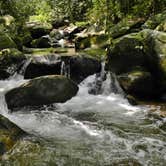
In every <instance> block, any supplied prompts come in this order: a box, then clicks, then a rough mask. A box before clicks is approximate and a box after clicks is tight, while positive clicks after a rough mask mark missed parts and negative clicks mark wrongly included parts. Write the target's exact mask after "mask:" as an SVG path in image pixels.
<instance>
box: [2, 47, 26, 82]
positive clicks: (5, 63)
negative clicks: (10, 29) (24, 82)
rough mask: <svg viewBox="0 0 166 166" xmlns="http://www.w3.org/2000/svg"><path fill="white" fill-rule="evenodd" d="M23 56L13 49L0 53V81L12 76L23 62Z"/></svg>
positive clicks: (24, 58)
mask: <svg viewBox="0 0 166 166" xmlns="http://www.w3.org/2000/svg"><path fill="white" fill-rule="evenodd" d="M25 60H26V57H25V55H24V54H23V53H22V52H20V51H19V50H17V49H15V48H11V49H4V50H2V51H1V52H0V79H6V78H8V77H9V76H11V75H13V74H14V73H15V72H16V71H17V70H19V69H20V67H21V66H22V65H23V63H24V62H25Z"/></svg>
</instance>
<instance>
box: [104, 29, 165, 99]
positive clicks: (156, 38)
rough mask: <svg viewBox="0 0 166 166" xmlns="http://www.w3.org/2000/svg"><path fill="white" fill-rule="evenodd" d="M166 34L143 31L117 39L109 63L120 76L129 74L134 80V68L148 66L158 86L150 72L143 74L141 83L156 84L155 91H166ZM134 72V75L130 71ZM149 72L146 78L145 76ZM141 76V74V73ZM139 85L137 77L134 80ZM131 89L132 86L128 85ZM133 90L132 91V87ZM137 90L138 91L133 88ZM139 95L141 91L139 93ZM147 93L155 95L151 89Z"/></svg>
mask: <svg viewBox="0 0 166 166" xmlns="http://www.w3.org/2000/svg"><path fill="white" fill-rule="evenodd" d="M165 64H166V33H164V32H159V31H154V30H149V29H146V30H143V31H141V32H139V33H132V34H128V35H125V36H123V37H120V38H118V39H115V40H114V41H113V45H112V47H111V49H110V54H109V57H108V66H107V68H109V69H110V70H111V71H113V72H115V73H116V74H117V75H122V74H126V77H128V79H127V80H128V81H129V82H130V75H131V73H130V72H132V71H133V70H137V69H139V68H144V69H145V71H147V72H148V73H149V74H150V75H151V76H152V77H153V79H152V80H153V82H154V84H155V85H156V86H155V87H156V88H155V87H154V86H153V85H152V83H151V84H150V82H151V81H150V80H151V78H150V77H151V76H150V75H148V74H147V72H145V73H146V74H145V73H144V72H143V73H141V74H139V79H136V80H137V81H136V82H139V81H138V80H140V79H141V82H142V83H144V81H145V84H147V82H148V84H149V88H150V87H151V88H152V87H153V93H154V94H156V93H164V91H166V65H165ZM128 73H130V74H128ZM145 75H146V79H144V78H145ZM137 78H138V76H137ZM134 85H135V80H134ZM126 89H127V91H128V89H130V88H126ZM129 92H130V90H129ZM133 92H134V91H133ZM135 94H136V95H137V94H138V93H135ZM147 94H149V96H150V95H151V92H150V90H148V92H147Z"/></svg>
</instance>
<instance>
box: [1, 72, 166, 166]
mask: <svg viewBox="0 0 166 166" xmlns="http://www.w3.org/2000/svg"><path fill="white" fill-rule="evenodd" d="M95 79H96V76H95V75H92V76H89V77H88V78H87V79H85V80H84V81H83V82H81V83H80V85H79V92H78V94H77V96H75V97H73V98H72V99H71V100H69V101H67V102H66V103H62V104H53V105H50V106H43V107H33V108H31V107H26V108H22V109H20V110H19V111H18V112H14V113H11V112H10V110H8V108H7V105H6V102H5V99H4V94H5V92H6V91H7V90H9V89H12V88H14V87H17V86H19V85H20V84H22V83H23V82H26V80H24V79H23V77H22V76H21V75H15V76H13V77H11V78H9V79H8V80H4V81H0V113H1V114H2V115H4V116H6V117H7V118H9V119H10V120H11V121H13V122H14V123H15V124H17V125H18V126H19V127H21V128H22V129H23V130H25V131H26V132H28V133H30V134H31V135H30V136H28V138H26V139H27V140H28V141H32V142H33V144H24V143H22V144H21V145H20V144H19V145H16V146H15V147H14V148H13V150H12V151H10V152H8V153H7V154H5V155H4V157H3V160H2V164H1V163H0V165H5V166H6V165H9V166H12V165H13V166H19V165H20V166H26V165H27V166H31V165H32V166H56V165H57V166H116V165H117V166H119V165H120V166H139V165H143V166H165V165H166V130H165V129H162V128H161V126H162V125H163V124H164V123H166V119H164V118H155V117H153V116H149V107H148V106H137V107H136V106H131V105H130V104H129V103H128V101H127V100H126V99H124V97H123V93H114V91H113V88H112V87H111V86H110V85H111V81H112V79H111V77H110V76H108V77H107V79H106V80H105V81H104V82H103V83H102V88H101V91H100V93H98V94H96V95H94V94H90V93H89V91H90V90H91V89H92V88H93V87H94V86H95ZM116 87H117V88H119V87H118V86H116ZM119 91H121V90H120V89H119ZM26 139H25V142H26V141H27V140H26ZM35 143H39V145H36V144H35Z"/></svg>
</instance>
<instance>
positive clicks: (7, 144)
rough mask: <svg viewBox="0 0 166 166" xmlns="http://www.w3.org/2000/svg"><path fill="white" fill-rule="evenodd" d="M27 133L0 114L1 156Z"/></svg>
mask: <svg viewBox="0 0 166 166" xmlns="http://www.w3.org/2000/svg"><path fill="white" fill-rule="evenodd" d="M25 135H26V133H25V132H24V131H23V130H22V129H20V128H19V127H18V126H16V125H15V124H14V123H12V122H11V121H9V120H8V119H7V118H5V117H4V116H2V115H0V156H1V155H3V154H4V153H6V152H7V151H9V150H10V149H11V148H12V147H13V146H14V145H15V144H16V143H17V141H18V140H20V139H21V138H22V137H23V136H25Z"/></svg>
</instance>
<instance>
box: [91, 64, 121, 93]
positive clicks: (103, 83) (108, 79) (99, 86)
mask: <svg viewBox="0 0 166 166" xmlns="http://www.w3.org/2000/svg"><path fill="white" fill-rule="evenodd" d="M89 93H92V94H95V95H97V94H104V95H109V94H110V93H115V94H122V95H124V92H123V90H122V88H121V87H120V85H119V82H118V80H117V78H116V75H115V74H114V73H112V72H109V71H105V63H104V62H103V63H102V68H101V72H100V73H97V74H96V76H95V81H94V83H93V85H92V88H91V89H90V91H89Z"/></svg>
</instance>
